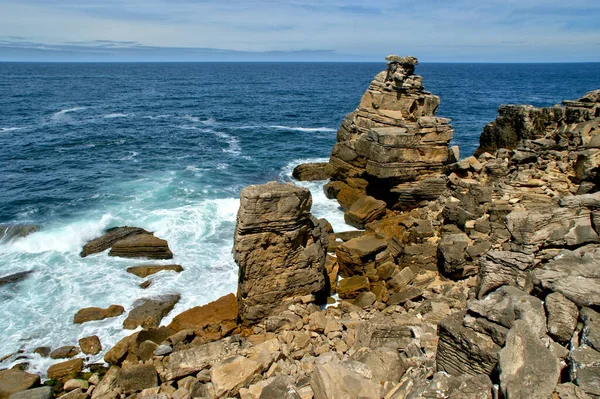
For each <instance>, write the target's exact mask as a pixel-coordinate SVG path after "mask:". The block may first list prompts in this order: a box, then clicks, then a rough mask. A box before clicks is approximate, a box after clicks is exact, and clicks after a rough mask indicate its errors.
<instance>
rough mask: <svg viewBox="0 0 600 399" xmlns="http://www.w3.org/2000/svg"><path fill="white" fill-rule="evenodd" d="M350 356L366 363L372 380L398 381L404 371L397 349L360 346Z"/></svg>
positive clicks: (381, 381)
mask: <svg viewBox="0 0 600 399" xmlns="http://www.w3.org/2000/svg"><path fill="white" fill-rule="evenodd" d="M352 358H353V359H354V360H356V361H358V362H361V363H364V364H365V365H367V367H368V368H369V370H371V373H372V378H373V380H374V381H376V382H377V381H379V382H380V383H384V382H385V381H398V380H400V377H402V375H403V374H404V372H405V371H406V367H405V365H404V363H403V362H402V360H401V358H400V355H399V354H398V350H397V349H392V348H385V347H384V348H375V349H370V348H362V349H360V350H359V351H358V352H356V353H355V354H354V355H353V356H352Z"/></svg>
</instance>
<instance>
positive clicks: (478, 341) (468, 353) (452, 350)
mask: <svg viewBox="0 0 600 399" xmlns="http://www.w3.org/2000/svg"><path fill="white" fill-rule="evenodd" d="M464 315H465V313H464V312H458V313H455V314H453V315H450V316H448V317H447V318H445V319H443V320H442V321H441V322H440V323H439V325H438V335H439V342H438V350H437V358H436V360H437V369H438V371H445V372H446V373H448V374H450V375H452V376H461V375H472V376H476V375H478V374H484V375H490V373H491V372H492V370H493V369H494V368H495V367H496V364H497V363H498V352H500V346H498V345H497V344H496V343H495V342H494V341H493V340H492V339H491V338H490V337H489V336H488V335H485V334H481V333H478V332H476V331H474V330H472V329H470V328H467V327H464V326H463V318H464Z"/></svg>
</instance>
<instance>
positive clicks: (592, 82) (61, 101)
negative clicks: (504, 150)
mask: <svg viewBox="0 0 600 399" xmlns="http://www.w3.org/2000/svg"><path fill="white" fill-rule="evenodd" d="M384 68H385V64H384V63H383V62H382V63H181V64H179V63H156V64H135V63H130V64H127V63H115V64H108V63H107V64H38V63H23V64H21V63H0V170H1V173H0V223H34V224H38V225H40V226H41V231H39V232H36V233H34V234H31V235H29V236H27V237H25V238H22V239H17V240H13V241H10V242H8V241H4V242H0V277H2V276H6V275H9V274H12V273H16V272H21V271H33V273H32V274H31V275H30V276H29V277H28V278H26V279H25V280H23V281H21V282H18V283H14V284H7V285H3V286H0V303H1V305H0V331H2V339H0V358H1V357H2V356H4V355H8V354H10V353H14V352H16V351H18V350H24V351H25V353H26V355H24V358H21V359H16V358H15V357H11V358H9V359H7V360H5V361H4V362H3V363H0V368H2V367H11V366H12V365H14V364H16V363H20V362H24V361H26V362H29V363H30V370H31V371H35V372H40V373H41V372H43V370H45V369H46V368H47V367H48V366H49V365H50V364H51V363H53V362H55V361H53V360H49V359H42V358H41V357H39V356H38V355H30V353H31V352H32V351H33V349H34V348H36V347H39V346H50V347H52V348H53V349H54V348H57V347H59V346H63V345H77V341H78V339H79V338H82V337H86V336H89V335H93V334H96V335H98V336H99V337H100V339H101V341H102V344H103V346H104V348H105V349H107V348H110V347H111V346H112V345H114V344H115V343H116V342H117V341H118V340H119V339H121V338H122V337H124V336H126V335H128V334H130V333H131V331H127V330H123V329H122V328H121V326H122V323H123V320H124V318H125V316H126V315H123V316H120V317H117V318H114V319H107V320H103V321H95V322H89V323H85V324H83V325H73V323H72V320H73V315H74V314H75V313H76V312H77V310H79V309H81V308H83V307H89V306H96V307H108V306H109V305H111V304H119V305H123V306H124V307H125V308H126V310H130V309H131V307H132V304H133V302H134V301H135V300H136V299H138V298H144V297H152V296H157V295H161V294H169V293H179V294H181V296H182V299H181V301H180V302H179V304H178V305H177V306H176V307H175V309H174V310H173V311H172V312H171V314H169V316H167V317H166V318H165V319H164V320H163V324H165V323H168V322H169V321H170V320H171V319H172V317H173V316H174V315H176V314H178V313H180V312H182V311H184V310H186V309H188V308H190V307H192V306H197V305H202V304H205V303H207V302H210V301H212V300H215V299H217V298H218V297H220V296H222V295H225V294H227V293H229V292H235V290H236V283H237V267H236V265H235V263H234V262H233V259H232V257H231V247H232V243H233V231H234V226H235V216H236V212H237V208H238V206H239V200H238V197H239V192H240V190H241V189H242V188H243V187H245V186H247V185H250V184H261V183H265V182H267V181H270V180H279V181H292V180H293V179H292V178H291V171H292V169H293V167H294V166H295V165H297V164H298V163H301V162H306V161H316V160H326V159H327V157H328V155H329V152H330V150H331V147H332V146H333V144H334V143H335V132H336V130H337V128H338V126H339V124H340V122H341V121H342V119H343V117H344V115H345V114H347V113H349V112H351V111H353V110H354V109H355V108H356V106H357V105H358V103H359V100H360V98H361V96H362V94H363V92H364V91H365V90H366V88H367V86H368V85H369V82H370V81H371V79H372V78H373V77H374V76H375V75H376V74H377V73H378V72H379V71H381V70H383V69H384ZM417 73H418V74H420V75H422V76H423V80H424V85H425V88H426V90H428V91H430V92H432V93H434V94H436V95H438V96H440V97H441V105H440V109H439V113H438V115H440V116H444V117H449V118H451V119H452V125H453V126H454V129H455V136H454V140H453V143H454V144H458V145H459V146H460V148H461V156H463V157H464V156H468V155H471V154H472V153H473V151H474V150H475V148H476V147H477V145H478V140H479V135H480V133H481V131H482V129H483V126H484V125H485V124H486V123H488V122H490V121H492V120H493V119H494V118H495V117H496V110H497V108H498V106H499V105H500V104H504V103H528V104H533V105H536V106H549V105H553V104H556V103H559V102H560V101H562V100H563V99H576V98H578V97H580V96H582V95H583V94H585V93H586V92H587V91H590V90H593V89H598V88H600V64H598V63H595V64H422V65H419V66H418V67H417ZM298 184H301V185H302V186H305V187H308V188H310V189H311V191H312V193H313V201H314V205H313V214H315V216H317V217H326V218H327V219H328V220H329V221H330V222H331V223H332V224H333V226H334V229H336V230H337V231H341V230H349V229H351V228H350V227H349V226H346V225H344V222H343V215H342V213H341V211H340V210H339V209H338V206H337V203H336V202H335V201H331V200H327V199H326V198H325V196H324V194H323V193H322V186H323V182H312V183H298ZM123 225H129V226H138V227H143V228H145V229H147V230H150V231H153V232H155V235H157V236H158V237H161V238H164V239H166V240H168V242H169V246H170V248H171V250H172V251H173V253H174V254H175V257H174V259H173V260H172V261H165V262H162V263H176V264H181V265H182V266H183V267H184V269H185V271H184V272H182V273H180V274H177V273H169V272H163V273H159V274H157V275H154V276H152V277H151V280H153V284H152V285H151V286H150V288H148V289H146V290H143V289H141V288H140V287H139V286H138V285H139V283H140V282H141V279H139V278H138V277H136V276H134V275H132V274H128V273H127V272H126V271H125V269H126V268H127V267H129V266H132V265H139V264H150V263H152V264H155V263H161V262H155V261H152V262H150V261H140V260H130V259H129V260H128V259H119V258H112V257H108V256H107V253H106V252H105V253H101V254H96V255H92V256H89V257H86V258H81V257H80V256H79V252H80V250H81V247H82V246H83V244H84V243H85V242H87V241H88V240H89V239H92V238H94V237H96V236H98V235H100V234H101V233H102V231H103V230H104V229H106V228H109V227H114V226H123ZM104 352H105V351H103V352H102V353H101V354H99V355H97V356H93V357H92V358H91V359H90V360H91V361H101V358H102V356H103V354H104Z"/></svg>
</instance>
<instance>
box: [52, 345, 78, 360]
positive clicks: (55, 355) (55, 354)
mask: <svg viewBox="0 0 600 399" xmlns="http://www.w3.org/2000/svg"><path fill="white" fill-rule="evenodd" d="M78 354H79V349H78V348H77V347H76V346H61V347H60V348H57V349H55V350H53V351H52V352H50V357H51V358H52V359H70V358H72V357H75V356H77V355H78Z"/></svg>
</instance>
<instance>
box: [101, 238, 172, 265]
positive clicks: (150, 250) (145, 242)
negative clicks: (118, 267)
mask: <svg viewBox="0 0 600 399" xmlns="http://www.w3.org/2000/svg"><path fill="white" fill-rule="evenodd" d="M108 255H109V256H118V257H121V258H147V259H171V258H173V252H171V250H170V249H169V244H168V243H167V241H166V240H163V239H161V238H158V237H155V236H154V235H152V234H137V235H134V236H130V237H127V238H125V239H123V240H120V241H117V242H116V243H115V244H113V246H112V248H111V249H110V251H109V252H108Z"/></svg>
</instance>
